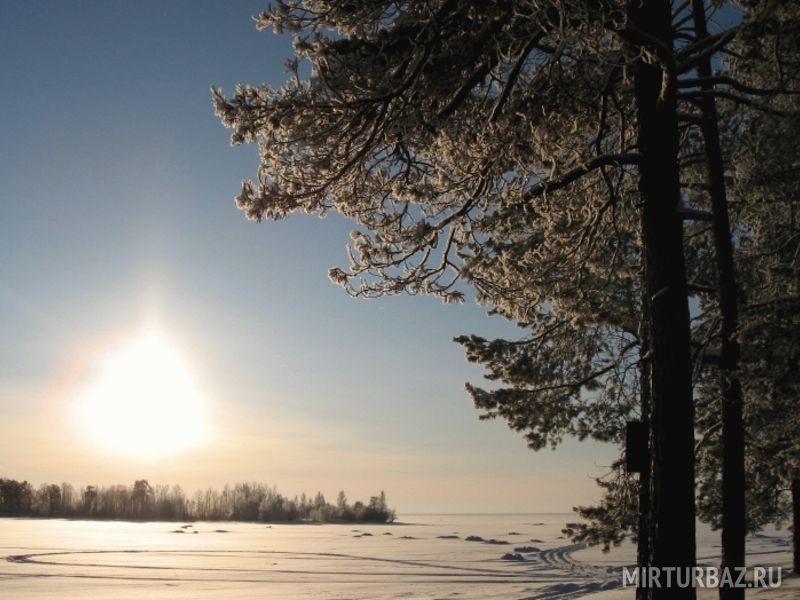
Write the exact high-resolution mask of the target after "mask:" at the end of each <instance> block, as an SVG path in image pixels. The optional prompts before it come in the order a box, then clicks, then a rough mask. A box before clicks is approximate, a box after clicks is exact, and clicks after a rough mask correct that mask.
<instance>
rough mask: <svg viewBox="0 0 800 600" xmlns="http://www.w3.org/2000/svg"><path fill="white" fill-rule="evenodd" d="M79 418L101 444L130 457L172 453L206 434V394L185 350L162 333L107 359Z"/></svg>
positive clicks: (82, 399) (87, 432) (85, 396)
mask: <svg viewBox="0 0 800 600" xmlns="http://www.w3.org/2000/svg"><path fill="white" fill-rule="evenodd" d="M77 417H78V423H79V426H80V429H81V430H82V432H83V434H85V435H87V436H89V437H90V438H91V439H92V441H93V442H95V443H96V444H97V445H98V446H99V447H100V448H101V449H103V450H105V451H108V452H110V453H113V454H122V455H127V456H142V457H145V456H161V455H164V454H169V453H171V452H174V451H177V450H180V449H182V448H186V447H189V446H192V445H195V444H197V443H199V442H201V441H202V439H203V437H204V436H205V434H206V416H205V412H204V406H203V400H202V397H201V394H200V392H199V390H198V389H197V387H196V385H195V383H194V382H193V381H192V378H191V375H190V373H189V370H188V369H187V367H186V365H185V364H184V362H183V360H182V358H181V356H180V354H179V353H178V352H177V351H176V350H175V348H174V347H173V346H171V345H170V344H169V343H167V342H166V341H165V340H164V339H163V338H162V337H161V336H160V335H159V334H157V333H147V334H144V335H142V336H141V337H140V338H138V339H136V340H135V341H133V342H131V343H130V344H128V345H126V346H124V347H123V348H121V349H120V350H118V351H116V352H113V353H112V354H110V355H108V356H106V357H105V359H104V360H102V362H101V363H100V364H99V369H98V371H97V373H96V375H95V378H94V380H93V381H92V382H91V383H90V384H89V385H88V387H87V388H86V389H85V390H84V391H83V392H82V393H81V395H80V397H79V400H78V414H77Z"/></svg>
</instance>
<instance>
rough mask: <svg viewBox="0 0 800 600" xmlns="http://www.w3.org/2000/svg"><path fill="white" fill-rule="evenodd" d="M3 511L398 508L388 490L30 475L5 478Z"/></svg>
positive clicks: (284, 512)
mask: <svg viewBox="0 0 800 600" xmlns="http://www.w3.org/2000/svg"><path fill="white" fill-rule="evenodd" d="M0 516H4V517H71V518H80V519H132V520H150V521H190V520H191V521H193V520H198V521H264V522H294V521H315V522H321V523H391V522H392V521H394V519H395V512H394V510H392V509H390V508H389V507H388V506H387V505H386V494H384V493H383V492H381V493H380V495H378V496H373V497H371V498H370V499H369V502H367V503H364V502H354V503H353V504H350V503H349V502H348V501H347V496H346V495H345V493H344V492H343V491H342V492H339V496H338V498H337V500H336V504H330V503H329V502H327V501H326V500H325V496H323V495H322V492H318V493H317V495H316V496H314V497H313V498H311V497H309V496H306V495H305V494H302V495H301V496H299V497H297V496H295V497H294V498H288V497H286V496H283V495H282V494H280V493H279V492H278V491H277V490H276V489H275V487H274V486H273V487H269V486H267V485H264V484H262V483H237V484H235V485H232V486H231V485H226V486H225V487H224V488H222V490H218V489H214V488H208V489H206V490H198V491H197V492H195V493H194V494H193V495H192V496H191V497H188V496H187V495H186V494H185V493H184V491H183V490H182V489H181V487H180V486H179V485H172V486H170V485H156V486H151V485H150V484H149V483H148V482H147V480H145V479H139V480H137V481H136V482H134V484H133V485H131V486H125V485H112V486H108V487H101V486H94V485H87V486H86V487H85V488H82V489H77V488H75V487H74V486H72V485H71V484H69V483H62V484H61V485H57V484H47V483H44V484H42V485H40V486H39V487H38V488H34V487H33V486H32V485H31V484H30V483H28V482H27V481H16V480H14V479H2V478H0Z"/></svg>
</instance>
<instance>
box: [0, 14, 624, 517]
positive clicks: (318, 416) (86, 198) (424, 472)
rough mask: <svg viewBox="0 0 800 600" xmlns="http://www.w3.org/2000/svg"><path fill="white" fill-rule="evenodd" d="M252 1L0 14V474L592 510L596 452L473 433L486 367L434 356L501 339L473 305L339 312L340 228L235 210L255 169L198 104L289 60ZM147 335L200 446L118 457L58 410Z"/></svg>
mask: <svg viewBox="0 0 800 600" xmlns="http://www.w3.org/2000/svg"><path fill="white" fill-rule="evenodd" d="M265 6H266V0H264V1H251V0H246V1H245V0H236V1H233V0H226V1H224V2H223V1H222V0H218V1H213V2H212V1H209V0H200V1H198V0H193V1H191V2H188V1H187V2H177V1H159V2H155V1H147V0H137V1H121V0H95V1H88V0H82V1H74V2H66V1H54V2H42V1H22V0H17V1H12V0H6V1H3V2H0V57H2V58H0V89H2V90H3V96H2V99H1V100H0V202H2V217H1V218H0V332H1V333H0V334H1V335H2V338H1V339H0V476H6V477H15V478H20V479H22V478H26V479H29V480H31V481H32V482H34V483H40V482H43V481H48V482H53V481H57V482H60V481H62V480H63V481H70V482H73V483H75V484H87V483H99V484H109V483H130V482H132V481H133V479H134V478H142V477H144V478H148V479H149V480H150V481H151V482H159V483H181V484H183V485H184V487H185V488H189V489H192V488H194V487H200V486H207V485H215V486H216V485H221V484H223V483H225V482H226V481H229V482H234V481H240V480H261V481H267V482H270V483H274V484H276V485H277V487H278V488H279V490H281V491H282V492H284V493H288V494H295V493H300V492H302V491H306V492H314V491H316V490H317V489H321V490H322V491H323V492H325V493H326V494H327V495H329V497H335V493H336V492H337V491H338V490H339V489H340V488H344V489H346V490H347V492H348V496H349V497H350V498H359V497H366V496H368V495H370V494H373V493H376V492H377V491H378V490H380V489H385V490H386V492H387V495H388V498H389V501H390V503H391V504H392V505H393V506H395V507H396V508H397V509H398V511H399V512H400V513H401V516H402V513H403V512H406V513H408V512H414V511H429V512H436V511H448V512H459V511H472V512H505V511H514V512H537V511H540V512H565V511H569V510H570V509H571V507H572V506H574V505H576V504H580V503H584V504H585V503H588V502H591V501H593V500H594V499H596V498H597V497H598V495H599V493H598V489H597V488H596V486H595V484H594V482H593V477H595V476H598V475H600V474H602V473H603V472H605V468H604V467H605V466H607V465H608V464H610V462H611V460H612V458H613V457H614V456H615V454H616V450H615V449H614V448H612V447H608V446H601V445H599V444H594V443H588V442H584V443H578V442H577V441H567V442H565V443H564V444H563V445H562V446H561V447H560V448H559V449H558V450H556V451H555V452H552V451H549V450H546V451H543V452H540V453H534V452H532V451H530V450H528V449H527V448H526V447H525V444H524V441H523V439H522V437H521V436H520V435H519V434H517V433H514V432H512V431H510V430H509V429H507V427H506V426H505V424H504V423H502V422H499V421H498V422H479V421H478V412H477V411H476V410H475V409H474V408H473V407H472V404H471V401H470V399H469V398H468V396H467V394H466V392H465V391H464V388H463V384H464V382H465V381H468V380H469V381H473V382H479V380H480V377H481V371H480V370H479V369H478V368H477V367H475V366H471V365H468V364H467V363H466V361H465V360H464V356H463V352H462V350H461V347H460V346H458V345H456V344H454V343H453V342H452V341H451V340H452V338H453V336H455V335H458V334H462V333H479V334H482V335H486V336H501V335H506V336H508V335H512V336H513V335H516V334H517V332H516V330H515V329H514V328H513V327H512V326H511V325H510V324H508V323H504V322H502V321H501V320H500V319H499V318H498V317H492V318H490V317H488V316H486V311H485V309H483V308H481V307H479V306H476V305H475V304H474V303H468V304H467V305H464V306H452V305H451V306H443V305H441V304H440V303H439V302H438V301H437V300H434V299H432V298H420V297H418V298H410V297H401V298H386V299H381V300H372V301H363V300H354V299H352V298H350V297H348V296H347V295H346V294H345V293H344V291H343V290H341V289H339V288H337V287H335V286H333V285H332V284H330V283H329V282H328V280H327V277H326V272H327V268H328V267H330V266H334V265H344V264H346V260H347V259H346V255H345V244H346V242H347V240H348V232H349V230H350V228H349V226H348V224H347V223H346V222H344V221H343V220H342V219H340V218H338V217H336V216H330V217H328V218H327V219H325V220H319V219H317V218H315V217H303V216H295V217H292V218H290V219H288V220H287V221H283V222H279V223H261V224H256V223H252V222H248V221H247V220H245V218H244V216H243V215H242V213H240V212H239V211H238V210H237V209H236V208H235V206H234V204H233V201H232V198H233V196H234V195H236V194H237V193H238V191H239V182H240V180H241V179H243V178H247V177H252V176H253V175H254V173H255V168H256V164H257V157H256V152H255V148H254V147H252V146H245V147H240V148H231V147H230V146H229V143H228V138H229V132H228V131H227V130H225V129H224V128H223V127H222V126H221V125H220V124H219V122H218V120H217V119H216V118H215V117H214V115H213V111H212V107H211V101H210V94H209V86H210V85H212V84H216V85H220V86H222V87H223V89H224V90H226V91H230V90H231V89H232V87H233V85H234V83H236V82H238V81H242V82H248V83H260V82H265V83H270V84H274V85H280V84H281V83H282V81H283V78H284V72H283V64H284V60H285V59H286V58H287V57H288V56H289V52H290V45H289V42H288V40H287V39H282V38H278V37H276V36H275V35H274V34H272V33H271V32H261V33H259V32H257V31H256V29H255V27H254V26H253V23H252V21H251V16H252V15H254V14H256V13H258V12H260V11H261V10H263V9H264V8H265ZM143 331H158V332H159V335H160V336H161V338H162V339H163V340H166V341H167V342H168V344H169V347H170V348H171V349H172V350H174V352H175V353H176V354H177V355H179V356H180V360H181V361H182V364H183V365H184V366H185V368H186V371H187V373H189V374H190V376H191V378H192V380H193V382H194V384H195V385H196V387H197V389H198V390H200V392H199V394H200V396H202V403H201V404H198V405H197V406H198V408H197V410H202V411H203V415H204V418H205V419H206V429H205V433H203V435H202V436H200V437H199V438H198V439H196V440H194V443H193V444H192V445H190V446H188V447H186V448H183V449H180V450H176V451H171V452H163V453H162V452H159V453H155V454H152V453H151V454H147V455H141V456H129V455H122V454H120V453H118V452H115V450H116V449H115V448H113V447H111V446H108V445H107V446H105V447H104V446H103V445H102V444H100V443H98V440H97V439H95V438H93V437H92V436H91V435H89V433H88V432H87V430H86V427H85V424H82V423H81V420H80V418H76V415H77V414H79V411H78V410H77V409H76V406H78V405H79V404H80V403H81V402H82V398H85V390H86V389H87V386H91V385H92V382H91V380H92V378H93V377H94V378H96V377H97V372H98V369H99V368H100V367H98V365H99V364H102V361H103V360H105V359H107V357H108V356H114V355H115V354H114V353H115V352H117V354H118V353H119V352H120V350H119V349H120V348H123V349H124V348H125V347H126V344H130V343H131V341H132V340H136V339H139V336H140V335H141V334H142V332H143ZM104 357H105V358H104ZM163 402H164V404H165V405H166V404H167V403H168V402H169V400H167V399H165V400H164V401H163ZM181 410H184V411H191V410H193V409H192V408H184V409H181ZM190 416H191V415H187V419H188V420H190V419H189V417H190ZM169 426H170V427H173V428H175V430H176V432H177V431H178V430H179V428H180V427H184V426H185V427H188V425H186V424H185V423H183V424H180V425H178V424H175V423H172V422H170V423H169Z"/></svg>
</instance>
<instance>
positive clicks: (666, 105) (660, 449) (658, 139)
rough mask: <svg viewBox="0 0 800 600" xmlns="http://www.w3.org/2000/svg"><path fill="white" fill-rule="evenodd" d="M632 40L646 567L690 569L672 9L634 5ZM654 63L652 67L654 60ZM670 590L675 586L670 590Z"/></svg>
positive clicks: (686, 592) (690, 474) (685, 312)
mask: <svg viewBox="0 0 800 600" xmlns="http://www.w3.org/2000/svg"><path fill="white" fill-rule="evenodd" d="M628 15H629V18H630V21H631V24H632V26H633V31H634V33H637V34H640V35H641V37H642V38H643V39H647V40H653V42H646V45H647V46H648V47H647V51H648V53H650V54H651V56H649V57H648V56H642V58H640V59H639V60H638V61H637V62H636V64H635V65H634V84H635V91H636V104H637V121H638V130H639V138H638V145H639V150H640V152H641V154H642V160H641V164H640V180H639V190H640V192H641V195H642V242H643V246H644V252H645V265H644V271H645V283H646V285H645V292H646V294H647V300H648V303H649V307H648V313H649V321H650V326H649V332H650V336H651V352H652V369H651V380H652V383H651V399H652V416H651V425H652V461H653V469H652V486H651V488H652V491H653V494H652V497H651V515H652V527H653V532H654V535H653V541H652V559H653V566H655V567H683V568H689V567H694V566H695V562H696V560H695V510H694V406H693V403H692V385H691V375H692V369H691V361H690V347H689V343H690V339H689V307H688V300H687V286H686V266H685V262H684V256H683V223H682V220H681V217H680V215H679V213H678V205H679V201H680V184H679V175H678V160H677V155H678V122H677V114H676V99H675V87H674V83H673V82H674V73H670V72H669V66H668V65H670V64H671V63H672V62H673V51H672V47H673V39H672V29H671V21H672V14H671V10H670V2H669V1H667V0H648V1H647V2H640V1H639V0H632V1H631V2H630V3H629V4H628ZM654 57H658V59H657V60H654ZM674 583H675V581H674V579H673V584H674ZM652 597H653V598H655V599H661V598H669V599H670V600H673V599H684V598H691V599H693V598H695V597H696V593H695V590H694V588H692V587H687V588H682V589H678V588H677V587H675V586H674V585H673V588H672V589H665V588H656V589H653V590H652Z"/></svg>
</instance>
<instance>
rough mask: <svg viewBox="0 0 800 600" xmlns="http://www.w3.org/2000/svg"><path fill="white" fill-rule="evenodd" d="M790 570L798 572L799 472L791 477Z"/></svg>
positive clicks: (799, 531) (799, 566)
mask: <svg viewBox="0 0 800 600" xmlns="http://www.w3.org/2000/svg"><path fill="white" fill-rule="evenodd" d="M792 552H793V557H792V570H793V571H794V572H795V573H796V574H800V474H799V475H796V476H795V477H794V478H793V479H792Z"/></svg>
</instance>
